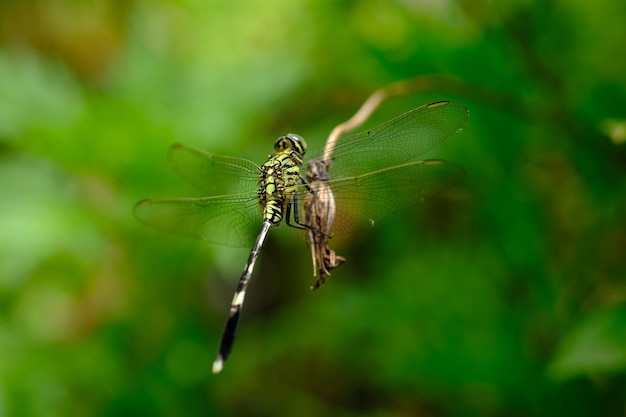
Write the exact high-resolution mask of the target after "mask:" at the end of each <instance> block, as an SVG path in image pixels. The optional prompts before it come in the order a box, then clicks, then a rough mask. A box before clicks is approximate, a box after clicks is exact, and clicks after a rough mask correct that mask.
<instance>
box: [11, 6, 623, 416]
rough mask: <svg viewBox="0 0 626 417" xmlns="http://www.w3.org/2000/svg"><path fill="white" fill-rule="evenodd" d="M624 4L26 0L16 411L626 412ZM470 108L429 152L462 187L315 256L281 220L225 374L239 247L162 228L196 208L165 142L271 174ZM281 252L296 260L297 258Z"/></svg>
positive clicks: (21, 17) (17, 205) (17, 152)
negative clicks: (216, 366) (149, 219)
mask: <svg viewBox="0 0 626 417" xmlns="http://www.w3.org/2000/svg"><path fill="white" fill-rule="evenodd" d="M624 21H626V3H624V2H620V1H616V0H600V1H595V2H584V1H559V0H556V1H550V2H541V1H533V0H518V1H509V2H488V1H484V0H479V1H476V2H445V1H440V2H436V1H431V2H411V1H379V0H367V1H361V2H348V1H336V2H301V3H298V2H281V1H262V2H261V1H258V0H256V1H249V2H242V1H229V2H227V1H209V2H205V1H194V0H178V1H166V0H161V1H155V2H132V1H126V2H116V1H107V0H101V1H97V2H86V3H85V2H72V1H67V0H34V1H31V2H16V1H13V2H3V3H2V4H0V28H2V29H0V190H2V192H3V198H2V199H0V313H1V314H0V357H1V358H2V360H1V361H0V416H4V415H7V416H64V417H65V416H118V415H120V416H121V415H124V416H125V415H132V416H141V415H150V416H180V415H186V416H200V415H202V416H206V415H216V416H229V415H233V416H238V417H242V416H247V415H251V416H252V415H253V416H263V415H272V416H282V415H284V416H294V415H297V416H307V415H311V416H319V415H345V416H363V415H376V416H414V415H437V416H473V415H476V416H479V415H480V416H501V415H532V416H553V415H568V416H588V415H598V416H600V415H602V416H604V415H606V416H613V415H622V414H623V410H624V409H625V408H626V400H625V399H624V398H625V396H624V393H625V392H626V378H625V375H626V336H625V335H626V315H625V311H626V310H625V305H626V297H625V294H626V282H625V280H624V279H625V277H626V261H625V260H624V249H625V248H626V216H624V214H625V213H626V204H625V203H626V197H625V196H626V180H625V178H626V175H624V174H625V173H626V168H625V166H626V164H625V161H626V151H625V150H624V144H623V142H624V137H625V136H626V135H625V134H624V125H625V123H626V122H625V120H626V110H625V109H626V54H624V53H623V50H622V49H623V45H622V44H623V42H622V41H620V40H622V39H624V38H626V33H625V31H626V27H625V26H624V25H623V22H624ZM416 76H424V77H423V78H422V81H423V88H422V89H421V90H420V91H416V92H414V93H412V94H409V95H406V96H403V97H399V98H394V99H390V100H389V101H387V102H385V103H384V104H383V106H382V107H381V108H380V110H379V111H378V112H377V113H375V114H374V115H373V117H372V119H371V120H370V121H369V122H368V123H367V127H371V126H374V125H375V124H376V123H378V122H381V121H384V120H386V119H388V118H390V117H392V116H395V115H398V114H400V113H402V112H404V111H407V110H409V109H411V108H415V107H418V106H419V105H422V104H425V103H427V102H430V101H435V100H443V99H453V100H457V101H460V102H462V103H463V104H465V105H466V107H468V108H469V110H470V120H469V122H468V124H467V125H466V127H465V128H464V130H463V132H462V133H460V134H457V135H455V136H453V137H451V138H450V139H448V141H447V142H446V143H445V144H443V145H442V146H440V148H439V149H437V150H435V151H433V152H431V153H429V154H428V157H429V158H445V159H450V160H452V161H454V162H456V163H458V164H460V165H462V166H463V167H464V169H465V171H466V179H465V181H464V182H463V183H462V184H461V185H459V186H458V187H456V188H455V189H453V190H450V192H448V193H446V194H444V195H441V196H438V197H437V198H433V199H432V200H430V201H427V202H425V203H424V204H421V205H418V206H417V207H416V208H415V209H414V210H412V211H411V212H408V213H404V214H403V215H402V216H398V217H397V218H394V219H391V220H390V221H388V222H386V223H383V224H381V225H379V227H376V228H374V229H373V230H367V231H361V232H358V233H355V234H352V235H348V236H345V237H343V236H342V237H338V238H335V239H333V240H332V241H331V243H332V244H333V249H335V250H336V251H337V252H338V253H339V254H340V255H343V256H345V257H346V258H347V259H348V263H347V264H345V265H342V266H341V267H339V268H337V269H335V270H333V271H332V277H331V278H330V279H329V280H328V282H327V283H326V284H325V285H324V286H322V288H321V289H320V290H319V291H317V292H316V293H311V292H310V291H309V290H308V288H309V286H310V285H311V284H312V283H313V282H314V279H313V277H312V268H311V266H310V258H309V249H308V248H307V247H306V245H305V243H304V242H302V241H298V240H294V238H293V236H290V234H289V233H284V234H283V233H281V231H280V230H274V229H273V230H271V232H270V237H269V239H268V242H267V245H266V247H265V248H264V249H263V251H262V253H261V255H260V258H259V261H258V263H257V270H256V271H255V274H254V276H253V281H252V283H251V288H250V291H249V293H248V299H247V304H246V306H245V308H244V313H243V320H242V321H243V322H242V324H241V327H240V333H239V335H238V340H237V343H236V345H235V348H234V351H233V354H232V356H231V358H230V360H229V361H228V363H227V364H226V367H225V370H224V371H223V373H222V374H220V375H218V376H213V375H211V374H210V364H211V361H212V360H213V358H214V355H215V353H216V349H217V342H218V339H219V336H220V332H221V329H222V325H223V320H224V319H225V314H226V311H227V305H228V303H229V301H230V297H231V296H232V291H233V290H234V286H235V282H236V279H237V278H238V276H239V274H240V273H241V269H242V268H243V265H244V263H245V260H246V258H247V250H234V249H229V248H223V247H218V246H213V245H209V244H205V243H203V242H200V241H193V240H189V239H186V238H182V237H177V236H170V235H167V234H162V233H158V232H156V231H153V230H149V229H147V228H145V227H144V226H142V225H141V224H139V223H138V222H136V221H135V219H134V218H133V217H132V212H131V210H132V205H133V204H134V202H135V201H137V200H139V199H141V198H144V197H151V196H154V197H156V196H164V197H165V196H194V195H198V192H197V191H196V190H193V189H192V188H191V187H190V186H188V185H186V184H183V183H182V182H181V181H180V180H179V179H178V178H176V176H175V174H174V173H173V172H172V171H171V170H170V169H169V168H168V166H167V161H166V157H165V155H166V152H167V149H168V147H169V146H170V144H171V143H173V142H182V143H185V144H188V145H191V146H194V147H197V148H203V149H207V150H209V151H211V152H215V153H221V154H226V155H233V156H241V157H244V158H248V159H251V160H253V161H255V162H257V163H262V162H263V161H264V160H265V158H266V156H267V154H268V153H269V152H271V146H272V144H273V142H274V140H275V138H276V137H278V136H280V135H282V134H285V133H287V132H294V133H298V134H301V135H302V136H303V137H305V138H306V140H307V142H308V143H309V145H311V146H316V145H320V144H322V143H323V142H324V140H325V138H326V135H327V134H328V133H329V132H330V130H331V129H332V128H333V127H334V126H335V125H336V124H337V123H339V122H341V121H343V120H345V119H347V118H348V117H350V116H351V115H352V114H353V113H354V111H356V109H357V108H358V107H359V106H360V104H361V103H362V102H363V100H364V99H365V98H366V97H367V96H368V95H369V94H370V93H371V92H373V91H374V90H376V89H377V88H380V87H383V86H385V85H387V84H389V83H392V82H395V81H398V80H402V79H407V78H412V77H416ZM277 259H280V261H277Z"/></svg>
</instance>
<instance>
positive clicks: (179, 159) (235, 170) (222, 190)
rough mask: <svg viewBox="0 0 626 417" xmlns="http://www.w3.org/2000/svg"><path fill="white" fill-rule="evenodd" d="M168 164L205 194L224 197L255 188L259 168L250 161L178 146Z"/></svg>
mask: <svg viewBox="0 0 626 417" xmlns="http://www.w3.org/2000/svg"><path fill="white" fill-rule="evenodd" d="M168 157H169V161H170V164H171V166H172V168H173V169H174V171H176V172H177V173H178V174H179V175H180V176H181V177H182V178H183V179H184V180H186V181H187V182H189V183H190V184H192V185H194V186H195V187H197V188H198V189H199V190H202V191H203V192H205V193H206V194H208V195H227V194H234V193H240V192H246V191H251V190H254V189H256V187H257V183H258V181H259V171H260V170H261V168H260V167H259V166H258V165H256V164H255V163H254V162H252V161H248V160H247V159H242V158H233V157H230V156H220V155H213V154H210V153H208V152H205V151H202V150H199V149H195V148H191V147H188V146H185V145H181V144H179V143H177V144H174V145H172V147H171V148H170V151H169V155H168Z"/></svg>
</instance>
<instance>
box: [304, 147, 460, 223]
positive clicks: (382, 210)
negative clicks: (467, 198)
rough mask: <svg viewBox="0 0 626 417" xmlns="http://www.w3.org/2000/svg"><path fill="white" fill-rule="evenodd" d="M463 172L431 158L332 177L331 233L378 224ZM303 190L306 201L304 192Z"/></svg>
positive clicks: (458, 177) (451, 165) (453, 180)
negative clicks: (332, 213) (359, 173)
mask: <svg viewBox="0 0 626 417" xmlns="http://www.w3.org/2000/svg"><path fill="white" fill-rule="evenodd" d="M464 175H465V174H464V171H463V168H461V167H460V166H458V165H456V164H453V163H450V162H447V161H442V160H434V159H430V160H424V161H416V162H410V163H406V164H403V165H398V166H395V167H390V168H384V169H380V170H378V171H373V172H370V173H367V174H364V175H359V176H355V177H349V178H341V179H336V180H330V181H328V184H329V185H330V189H331V190H332V192H333V194H334V198H335V205H336V214H335V223H334V226H333V228H332V235H341V234H345V233H348V232H351V231H354V230H356V229H359V228H363V227H371V226H373V225H376V224H377V223H379V222H380V221H382V220H384V219H386V218H387V217H389V216H393V215H394V214H396V213H398V212H400V211H402V210H406V209H407V208H409V207H410V206H412V205H415V204H418V203H419V202H420V201H422V200H423V199H424V198H425V197H428V196H430V195H433V194H436V193H438V192H441V191H443V190H445V189H447V188H449V187H451V186H453V185H454V184H457V183H458V182H459V181H461V179H462V178H463V177H464ZM301 193H302V196H301V198H300V199H301V201H304V197H305V196H304V193H305V192H304V191H302V192H301ZM302 216H303V217H302V218H304V214H302Z"/></svg>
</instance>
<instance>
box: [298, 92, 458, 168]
mask: <svg viewBox="0 0 626 417" xmlns="http://www.w3.org/2000/svg"><path fill="white" fill-rule="evenodd" d="M468 117H469V112H468V110H467V109H466V108H465V106H463V105H462V104H460V103H455V102H453V101H440V102H436V103H431V104H427V105H425V106H421V107H418V108H416V109H414V110H411V111H409V112H407V113H404V114H402V115H400V116H398V117H396V118H395V119H392V120H389V121H387V122H385V123H383V124H381V125H379V126H377V127H375V128H373V129H371V130H369V131H367V132H361V133H357V134H353V135H349V136H346V137H341V138H339V140H338V142H337V146H336V147H335V149H334V152H333V153H332V160H333V165H332V166H331V168H330V169H329V173H330V176H331V178H337V179H340V178H347V177H354V176H358V175H362V174H366V173H368V172H372V171H378V170H381V169H383V168H387V167H392V166H396V165H400V164H404V163H406V162H409V161H411V160H414V159H416V158H417V157H419V156H420V155H422V154H424V153H425V152H427V151H429V150H431V149H433V148H435V147H437V146H438V145H439V144H441V143H442V142H443V141H444V140H446V139H447V138H448V137H450V136H451V135H452V134H454V133H455V132H457V131H458V130H459V129H461V128H462V127H463V126H464V125H465V123H466V122H467V119H468ZM323 156H324V154H323V153H321V154H318V155H312V156H311V159H317V158H319V157H323ZM308 168H309V164H306V165H305V166H304V167H303V171H302V172H306V171H307V170H308Z"/></svg>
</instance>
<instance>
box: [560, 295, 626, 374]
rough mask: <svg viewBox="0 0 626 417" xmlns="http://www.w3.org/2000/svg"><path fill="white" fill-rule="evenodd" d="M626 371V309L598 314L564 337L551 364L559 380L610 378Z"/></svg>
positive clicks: (587, 318)
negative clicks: (585, 377) (582, 376)
mask: <svg viewBox="0 0 626 417" xmlns="http://www.w3.org/2000/svg"><path fill="white" fill-rule="evenodd" d="M624 370H626V308H625V307H624V306H621V307H619V308H615V309H611V310H603V311H597V312H593V313H591V314H589V315H588V316H587V317H584V318H583V319H582V320H581V321H580V322H579V323H577V324H576V325H574V327H573V328H572V329H571V330H570V331H569V332H568V333H567V334H565V335H564V337H563V340H562V341H561V343H560V344H559V347H558V349H557V353H556V354H555V357H554V359H553V360H552V363H551V364H550V367H549V371H550V373H551V374H552V375H553V376H555V377H557V378H561V379H565V378H572V377H575V376H580V375H588V376H597V375H610V374H615V373H617V372H623V371H624Z"/></svg>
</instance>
